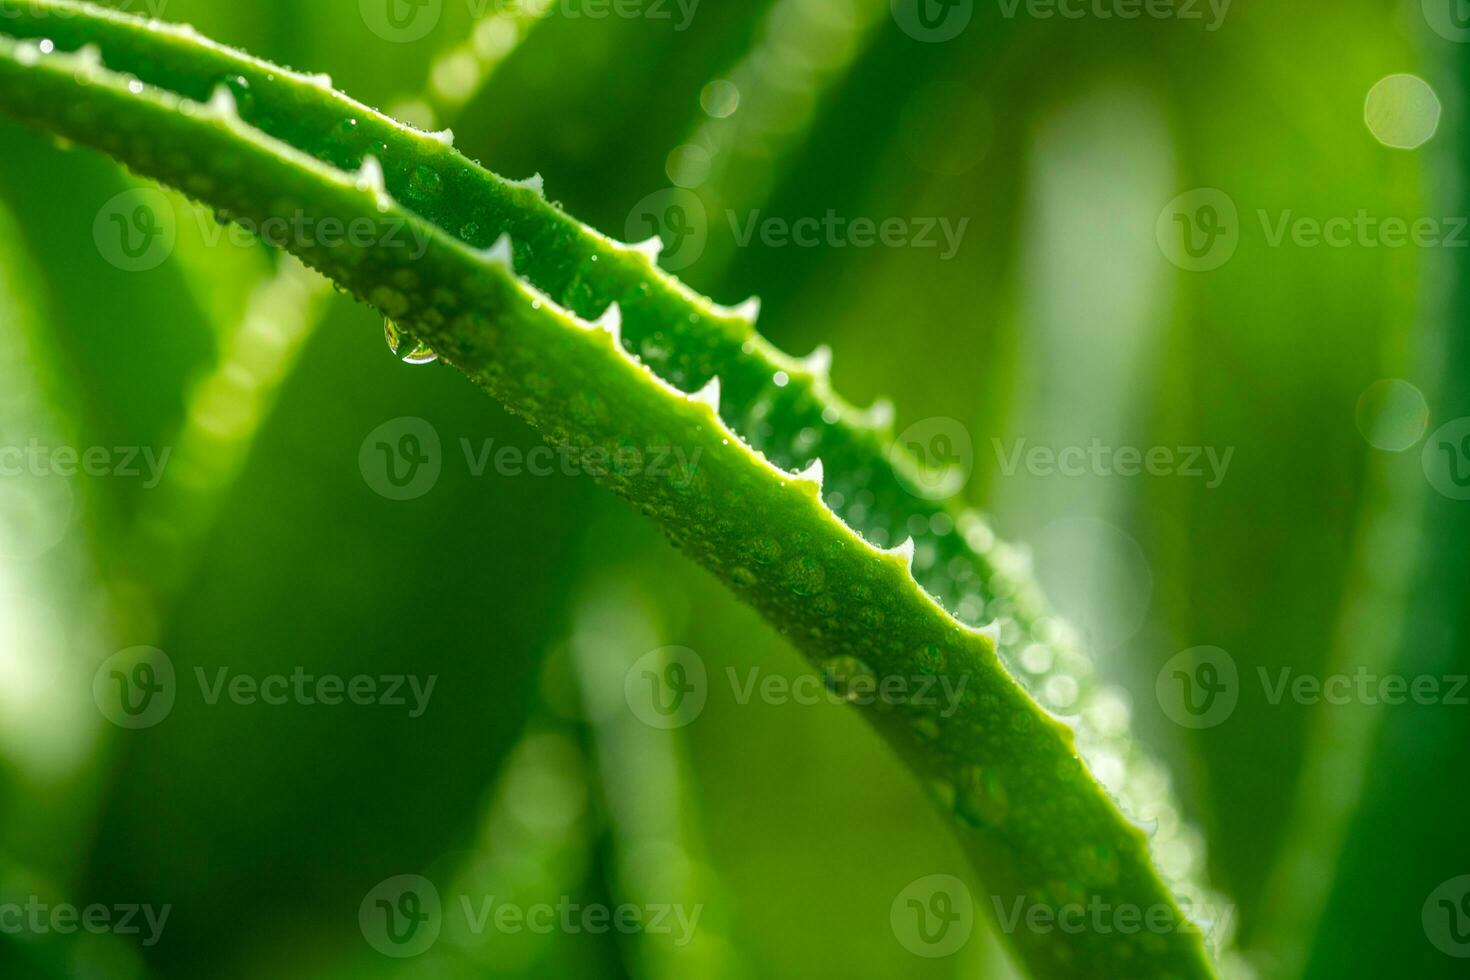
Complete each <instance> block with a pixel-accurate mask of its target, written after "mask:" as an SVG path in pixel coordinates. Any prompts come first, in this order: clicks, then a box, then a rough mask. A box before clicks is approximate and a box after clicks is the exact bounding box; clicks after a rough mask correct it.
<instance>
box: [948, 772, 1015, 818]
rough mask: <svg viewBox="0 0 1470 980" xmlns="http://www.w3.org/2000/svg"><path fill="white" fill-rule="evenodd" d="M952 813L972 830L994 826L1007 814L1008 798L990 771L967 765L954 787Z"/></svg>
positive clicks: (998, 780) (997, 779) (995, 776)
mask: <svg viewBox="0 0 1470 980" xmlns="http://www.w3.org/2000/svg"><path fill="white" fill-rule="evenodd" d="M955 813H956V814H958V816H959V817H960V819H961V820H964V821H965V822H966V823H968V824H970V825H971V826H974V827H998V826H1000V825H1001V824H1003V823H1005V821H1006V817H1007V816H1008V815H1009V813H1010V799H1009V796H1008V795H1007V793H1006V790H1005V786H1004V785H1003V784H1002V783H1001V781H1000V777H999V776H997V775H996V773H995V771H994V770H993V769H987V768H985V767H984V766H970V767H968V768H966V769H965V770H964V771H963V772H961V773H960V778H959V780H958V782H957V784H956V787H955Z"/></svg>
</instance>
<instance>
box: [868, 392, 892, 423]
mask: <svg viewBox="0 0 1470 980" xmlns="http://www.w3.org/2000/svg"><path fill="white" fill-rule="evenodd" d="M867 420H868V425H869V426H871V427H872V428H874V429H886V428H888V427H889V426H890V425H892V424H893V402H891V401H889V400H888V399H886V398H880V399H878V400H877V401H875V402H874V403H873V406H872V407H871V408H869V409H868V412H867Z"/></svg>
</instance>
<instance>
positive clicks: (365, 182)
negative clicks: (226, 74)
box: [211, 103, 393, 212]
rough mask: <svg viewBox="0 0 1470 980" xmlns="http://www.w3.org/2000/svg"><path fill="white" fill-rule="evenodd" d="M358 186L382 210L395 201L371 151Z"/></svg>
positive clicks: (366, 157) (358, 174) (361, 171)
mask: <svg viewBox="0 0 1470 980" xmlns="http://www.w3.org/2000/svg"><path fill="white" fill-rule="evenodd" d="M211 104H212V103H211ZM356 186H357V189H358V190H360V191H367V192H368V193H369V194H371V195H372V196H373V203H374V204H375V205H376V206H377V208H378V210H379V211H380V212H384V211H387V210H388V207H389V205H390V204H392V202H393V199H392V198H391V197H389V196H388V184H387V181H386V180H385V179H384V177H383V165H382V164H381V163H379V162H378V158H377V157H375V156H373V155H372V154H371V153H369V154H368V155H367V156H365V157H363V158H362V166H361V167H360V168H358V171H357V180H356Z"/></svg>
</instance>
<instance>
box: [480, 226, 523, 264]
mask: <svg viewBox="0 0 1470 980" xmlns="http://www.w3.org/2000/svg"><path fill="white" fill-rule="evenodd" d="M481 254H483V255H484V256H485V261H486V262H489V263H490V264H491V265H503V266H505V267H506V269H508V270H509V271H510V272H511V273H512V274H514V273H515V271H516V263H515V253H514V251H513V250H512V249H511V245H510V233H509V232H507V233H505V234H503V235H501V236H500V237H499V238H497V239H495V244H494V245H491V246H490V247H489V248H487V249H486V250H485V251H484V252H483V253H481Z"/></svg>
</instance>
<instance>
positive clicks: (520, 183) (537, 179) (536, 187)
mask: <svg viewBox="0 0 1470 980" xmlns="http://www.w3.org/2000/svg"><path fill="white" fill-rule="evenodd" d="M506 183H507V184H509V185H510V186H512V187H524V188H525V189H526V190H528V191H535V192H536V196H537V197H545V196H546V181H545V180H543V179H542V178H541V175H540V174H532V175H531V176H529V177H527V178H526V179H525V180H508V181H506Z"/></svg>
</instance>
